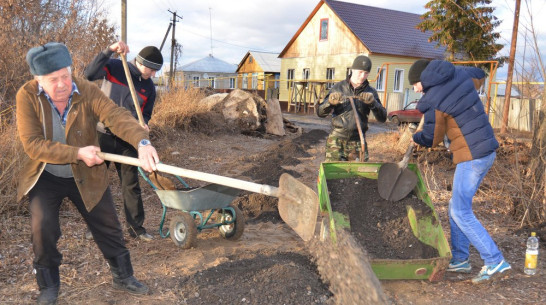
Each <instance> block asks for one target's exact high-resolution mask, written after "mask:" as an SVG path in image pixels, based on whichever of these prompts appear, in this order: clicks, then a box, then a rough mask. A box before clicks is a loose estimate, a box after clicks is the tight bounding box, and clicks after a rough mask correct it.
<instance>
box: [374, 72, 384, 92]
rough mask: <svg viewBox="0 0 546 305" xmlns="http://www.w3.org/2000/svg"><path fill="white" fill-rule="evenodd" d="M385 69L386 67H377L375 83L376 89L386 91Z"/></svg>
mask: <svg viewBox="0 0 546 305" xmlns="http://www.w3.org/2000/svg"><path fill="white" fill-rule="evenodd" d="M385 71H386V69H385V68H383V69H381V68H377V74H378V75H377V82H376V84H375V90H377V91H385Z"/></svg>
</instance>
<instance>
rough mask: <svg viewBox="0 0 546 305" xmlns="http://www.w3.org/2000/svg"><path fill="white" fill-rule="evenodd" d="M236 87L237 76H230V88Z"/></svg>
mask: <svg viewBox="0 0 546 305" xmlns="http://www.w3.org/2000/svg"><path fill="white" fill-rule="evenodd" d="M234 88H235V77H230V78H229V89H234Z"/></svg>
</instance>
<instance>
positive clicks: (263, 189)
mask: <svg viewBox="0 0 546 305" xmlns="http://www.w3.org/2000/svg"><path fill="white" fill-rule="evenodd" d="M97 156H99V158H101V159H103V160H107V161H111V162H117V163H122V164H128V165H133V166H140V160H138V159H137V158H132V157H127V156H122V155H116V154H109V153H103V152H98V153H97ZM156 167H157V170H158V171H160V172H162V173H167V174H171V175H176V176H181V177H186V178H192V179H196V180H200V181H205V182H209V183H215V184H220V185H225V186H229V187H232V188H236V189H239V190H245V191H249V192H253V193H260V194H264V195H267V196H273V197H279V196H280V194H279V189H278V188H276V187H273V186H269V185H265V184H257V183H253V182H248V181H244V180H239V179H234V178H229V177H224V176H218V175H214V174H208V173H203V172H198V171H194V170H189V169H184V168H180V167H176V166H172V165H166V164H163V163H159V164H156Z"/></svg>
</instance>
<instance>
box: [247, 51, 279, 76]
mask: <svg viewBox="0 0 546 305" xmlns="http://www.w3.org/2000/svg"><path fill="white" fill-rule="evenodd" d="M249 53H250V54H251V55H252V57H254V60H256V61H257V62H258V64H260V67H262V69H263V70H264V72H281V59H280V58H279V53H269V52H258V51H249Z"/></svg>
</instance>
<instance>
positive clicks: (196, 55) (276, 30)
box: [103, 0, 546, 78]
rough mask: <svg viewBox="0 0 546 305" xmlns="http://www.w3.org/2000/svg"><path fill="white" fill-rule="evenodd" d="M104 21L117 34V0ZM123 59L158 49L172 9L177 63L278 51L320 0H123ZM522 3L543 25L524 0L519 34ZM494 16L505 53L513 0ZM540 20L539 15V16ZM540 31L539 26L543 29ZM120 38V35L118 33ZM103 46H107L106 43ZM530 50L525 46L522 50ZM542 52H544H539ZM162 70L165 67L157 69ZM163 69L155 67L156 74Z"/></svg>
mask: <svg viewBox="0 0 546 305" xmlns="http://www.w3.org/2000/svg"><path fill="white" fill-rule="evenodd" d="M103 1H104V6H105V7H106V8H107V9H108V12H109V20H110V21H111V24H113V25H115V26H116V27H117V29H118V33H119V34H120V35H121V22H120V20H121V2H122V0H103ZM126 1H127V43H128V45H129V47H130V49H131V53H129V54H128V58H129V59H132V58H134V57H135V56H136V55H137V54H138V52H139V51H140V50H141V49H142V48H143V47H145V46H148V45H155V46H157V47H158V48H159V47H160V46H161V43H162V41H163V39H164V37H165V35H166V33H167V30H168V28H169V23H170V22H171V20H172V18H173V13H174V12H176V14H177V16H179V18H177V21H178V22H176V27H175V38H176V40H177V41H178V43H179V44H180V45H182V55H181V58H180V59H179V61H178V66H182V65H184V64H187V63H191V62H194V61H196V60H199V59H201V58H204V57H206V56H209V54H212V55H213V56H214V57H215V58H218V59H221V60H224V61H226V62H228V63H231V64H235V65H237V64H239V62H240V61H241V60H242V58H243V56H244V55H245V54H246V53H247V52H248V51H249V50H253V51H264V52H276V53H280V52H281V51H282V50H283V49H284V47H285V46H286V44H287V43H288V42H289V41H290V39H291V38H292V37H293V36H294V34H295V33H296V31H297V30H298V29H299V27H300V26H301V25H302V24H303V22H304V21H305V19H306V18H307V17H308V16H309V14H310V13H311V12H312V11H313V9H314V8H315V6H316V5H317V4H318V3H319V0H274V1H271V0H199V1H181V0H126ZM344 2H352V3H358V4H363V5H369V6H375V7H380V8H386V9H394V10H398V11H404V12H410V13H415V14H423V13H425V12H426V9H425V7H424V6H425V4H426V3H427V2H428V1H415V0H412V1H408V0H344ZM526 2H530V3H531V5H532V8H531V11H532V12H533V15H534V16H533V17H534V19H533V22H534V23H535V28H536V29H538V30H539V31H540V30H541V29H546V18H540V17H539V16H543V15H544V13H546V1H543V0H523V1H522V6H521V15H520V33H521V32H522V31H523V29H524V28H525V26H527V25H528V24H530V22H529V20H530V19H529V17H528V14H527V7H526ZM491 6H493V7H495V8H496V10H495V12H494V15H495V16H497V18H499V20H501V21H502V23H501V25H500V26H499V27H497V29H496V30H497V31H499V32H500V33H501V39H500V41H499V43H501V44H504V45H505V47H504V48H503V50H502V51H501V53H500V54H501V55H504V56H508V55H509V51H510V41H511V37H512V25H513V22H514V9H515V0H493V2H492V4H491ZM539 19H543V20H539ZM543 31H544V30H543ZM120 38H121V36H120ZM171 38H172V28H171V30H170V32H169V34H168V37H167V39H166V40H165V44H164V46H163V48H162V54H163V58H164V61H165V64H164V66H163V67H164V68H165V67H168V66H169V64H170V57H171V51H170V50H171ZM538 38H539V39H538V41H539V43H540V44H541V45H543V46H544V47H543V48H542V49H543V50H545V49H546V33H540V32H539V33H538ZM524 40H525V38H524V37H523V34H520V35H518V49H519V50H520V51H518V53H521V52H523V51H521V50H523V49H524V48H523V41H524ZM105 47H106V46H105ZM526 52H527V53H526V54H529V51H528V50H527V51H526ZM543 53H544V52H543ZM506 66H507V65H505V67H504V69H503V68H501V69H499V74H498V78H502V77H503V74H504V77H505V75H506V71H505V70H506ZM162 70H165V69H162ZM161 72H162V71H160V73H161Z"/></svg>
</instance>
